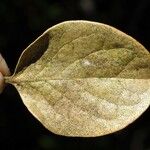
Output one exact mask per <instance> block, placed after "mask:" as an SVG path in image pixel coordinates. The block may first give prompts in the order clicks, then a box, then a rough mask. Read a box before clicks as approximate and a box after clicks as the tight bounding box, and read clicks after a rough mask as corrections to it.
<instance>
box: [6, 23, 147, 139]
mask: <svg viewBox="0 0 150 150" xmlns="http://www.w3.org/2000/svg"><path fill="white" fill-rule="evenodd" d="M6 82H9V83H11V84H13V85H14V86H15V87H16V89H17V90H18V92H19V93H20V96H21V97H22V100H23V102H24V104H25V105H26V106H27V108H28V109H29V111H30V112H31V113H32V114H33V115H34V116H35V117H36V118H37V119H38V120H39V121H40V122H41V123H42V124H43V125H44V126H45V127H46V128H47V129H49V130H50V131H52V132H54V133H56V134H60V135H65V136H82V137H91V136H101V135H105V134H109V133H112V132H115V131H118V130H120V129H122V128H124V127H126V126H127V125H128V124H130V123H132V122H133V121H134V120H135V119H137V118H138V117H139V116H140V115H141V114H142V113H143V112H144V111H145V110H146V109H147V108H148V107H149V105H150V98H149V97H150V55H149V52H148V51H147V50H146V49H145V48H144V47H143V46H142V45H141V44H140V43H138V42H137V41H136V40H134V39H133V38H131V37H130V36H128V35H126V34H124V33H123V32H121V31H119V30H117V29H115V28H113V27H110V26H108V25H105V24H100V23H95V22H89V21H67V22H63V23H60V24H58V25H56V26H53V27H52V28H50V29H48V30H47V31H46V32H44V33H43V34H42V35H41V36H40V37H39V38H38V39H37V40H36V41H34V42H33V43H32V44H31V45H29V46H28V47H27V49H25V50H24V52H23V53H22V55H21V57H20V59H19V61H18V64H17V67H16V69H15V73H14V75H13V76H11V77H9V78H7V79H6Z"/></svg>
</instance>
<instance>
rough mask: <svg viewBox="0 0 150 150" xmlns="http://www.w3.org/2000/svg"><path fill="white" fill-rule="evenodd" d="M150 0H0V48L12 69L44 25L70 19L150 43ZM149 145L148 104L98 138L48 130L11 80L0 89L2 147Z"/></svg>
mask: <svg viewBox="0 0 150 150" xmlns="http://www.w3.org/2000/svg"><path fill="white" fill-rule="evenodd" d="M149 10H150V0H59V1H58V0H0V52H1V53H2V55H3V56H4V57H5V59H6V61H7V62H8V65H9V67H10V68H11V71H12V72H13V70H14V67H15V65H16V62H17V60H18V58H19V55H20V54H21V52H22V51H23V49H25V48H26V47H27V46H28V45H29V44H30V43H31V42H33V40H35V39H36V38H37V37H38V36H39V35H40V34H42V32H44V31H45V30H46V29H48V28H49V27H51V26H52V25H55V24H57V23H60V22H62V21H66V20H81V19H82V20H91V21H97V22H102V23H106V24H109V25H112V26H114V27H116V28H118V29H120V30H122V31H124V32H125V33H128V34H129V35H131V36H133V37H134V38H135V39H137V40H138V41H140V43H142V44H143V45H144V46H145V47H146V48H147V49H149V48H150V38H149V37H150V36H149V35H150V13H149ZM55 149H56V150H80V149H82V150H83V149H86V150H150V109H148V110H147V111H146V112H145V113H144V114H143V115H142V116H141V117H140V118H139V119H138V120H136V121H135V122H134V123H133V124H131V125H129V126H128V127H127V128H125V129H123V130H121V131H119V132H116V133H113V134H111V135H106V136H103V137H95V138H71V137H70V138H69V137H63V136H58V135H55V134H53V133H51V132H49V131H48V130H46V129H45V128H44V127H43V126H42V125H41V124H40V123H39V122H38V121H37V120H36V119H35V118H34V117H33V116H32V115H31V114H30V113H29V112H28V110H27V109H26V107H25V106H24V104H23V103H22V101H21V99H20V97H19V95H18V93H17V92H16V90H15V89H14V88H13V87H12V86H7V87H6V89H5V91H4V93H3V94H2V95H0V150H55Z"/></svg>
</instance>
